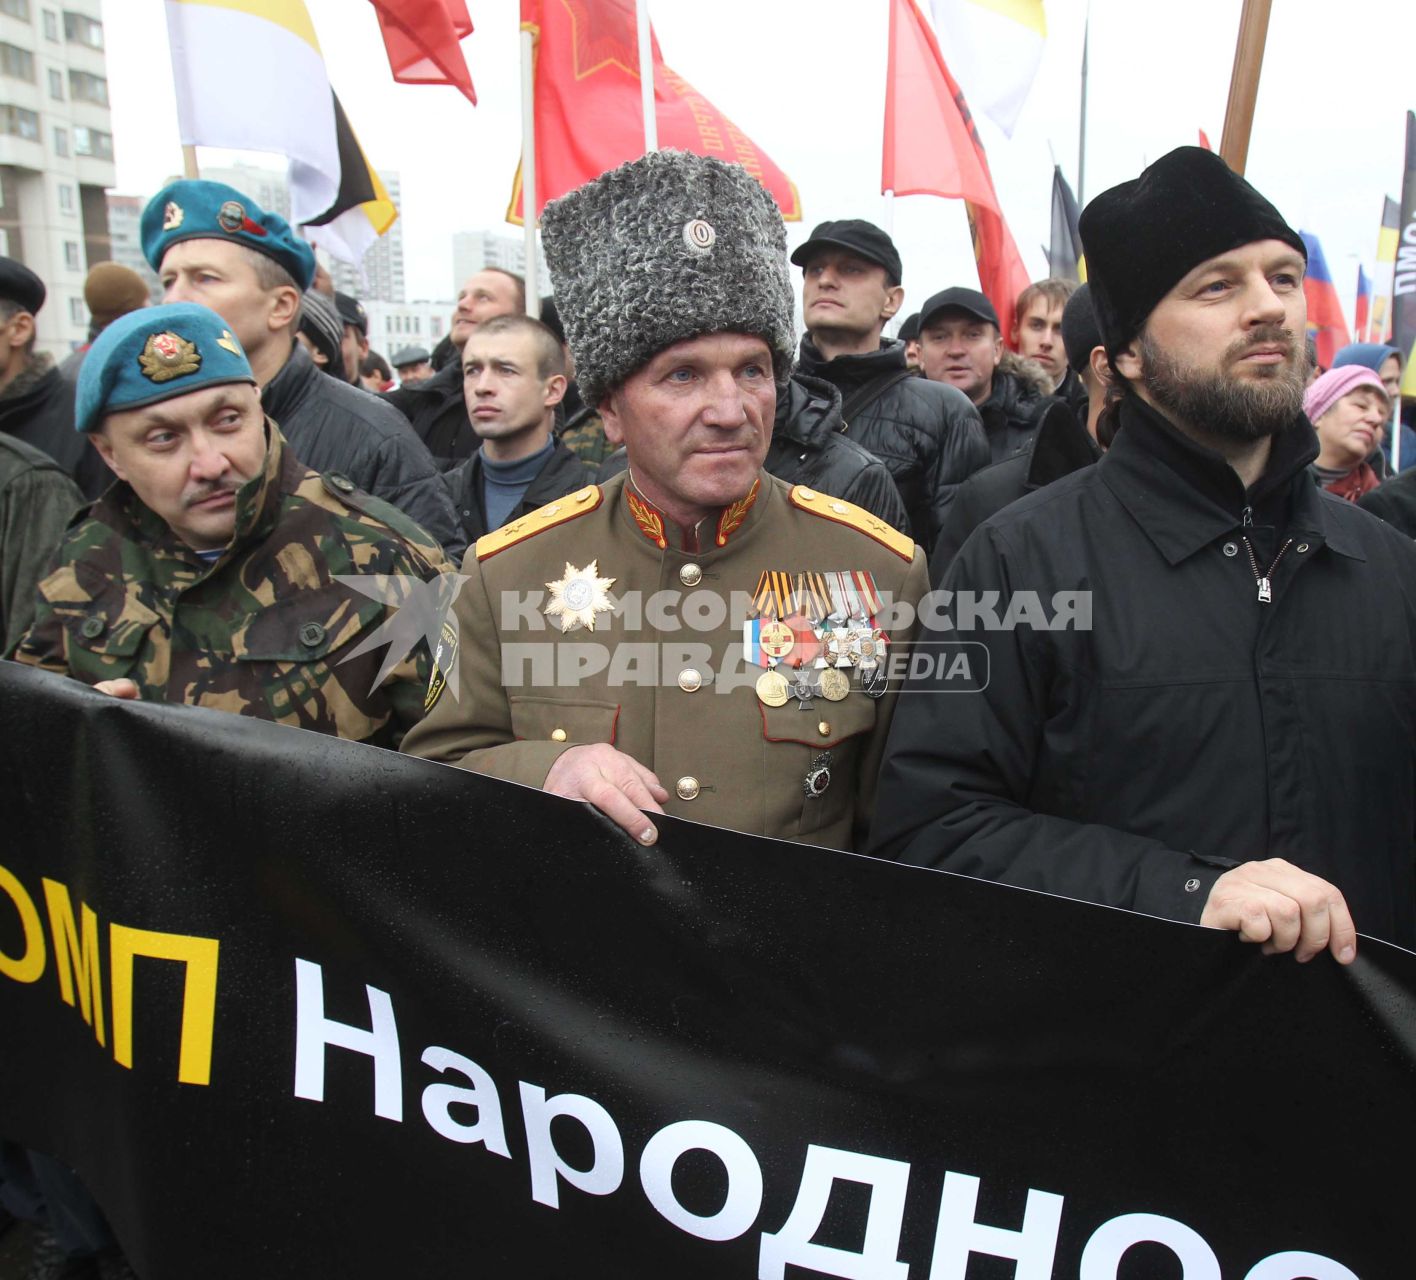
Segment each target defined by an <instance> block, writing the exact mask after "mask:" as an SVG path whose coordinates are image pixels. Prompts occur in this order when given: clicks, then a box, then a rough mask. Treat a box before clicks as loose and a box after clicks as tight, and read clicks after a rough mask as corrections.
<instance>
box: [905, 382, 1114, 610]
mask: <svg viewBox="0 0 1416 1280" xmlns="http://www.w3.org/2000/svg"><path fill="white" fill-rule="evenodd" d="M1100 457H1101V450H1100V448H1098V447H1097V443H1096V441H1095V440H1093V439H1092V438H1091V436H1089V435H1088V434H1087V430H1086V427H1085V426H1084V425H1083V424H1081V423H1079V422H1078V421H1077V419H1076V418H1075V417H1074V416H1073V414H1072V410H1071V409H1070V408H1069V407H1068V406H1067V405H1066V404H1065V403H1060V402H1054V403H1053V404H1051V405H1049V406H1048V409H1047V412H1046V413H1045V414H1043V416H1042V423H1041V425H1040V426H1039V427H1038V429H1037V431H1036V433H1035V434H1034V435H1033V438H1032V441H1031V442H1030V443H1029V444H1028V445H1026V446H1025V447H1024V449H1023V451H1022V452H1021V453H1015V454H1014V455H1013V456H1012V457H1011V458H1004V459H1003V461H1002V462H995V463H993V465H992V466H988V467H984V469H983V470H982V471H975V472H974V473H973V475H971V476H970V477H969V478H968V479H967V480H965V481H964V483H963V484H961V485H960V486H959V487H958V488H957V489H956V490H955V491H954V501H953V502H951V503H950V504H949V510H948V511H946V512H945V513H944V528H943V529H942V530H941V531H940V533H939V539H938V541H937V542H935V544H934V550H933V552H932V553H931V554H930V557H929V581H930V582H931V583H932V584H933V585H934V586H936V587H937V586H938V585H939V583H940V582H941V581H942V580H943V578H944V574H945V572H946V571H947V570H948V568H949V566H950V565H951V564H952V563H953V561H954V557H955V556H956V555H958V554H959V548H960V547H962V546H963V545H964V543H965V542H966V541H967V540H968V536H969V534H971V533H972V532H973V531H974V530H975V529H977V528H978V526H979V525H981V524H982V523H983V522H984V521H985V520H987V519H988V517H989V516H991V515H993V514H994V513H995V512H998V511H1002V510H1003V508H1004V507H1006V506H1007V505H1008V504H1009V503H1010V502H1016V501H1017V500H1018V499H1019V498H1021V497H1022V496H1023V495H1024V494H1025V493H1031V492H1032V491H1033V490H1034V489H1041V488H1042V487H1043V486H1044V485H1049V484H1051V483H1052V482H1053V481H1054V480H1060V479H1061V478H1062V477H1063V476H1067V475H1071V474H1072V472H1074V471H1079V470H1080V469H1081V468H1082V467H1089V466H1091V464H1092V463H1093V462H1095V461H1096V460H1097V459H1098V458H1100Z"/></svg>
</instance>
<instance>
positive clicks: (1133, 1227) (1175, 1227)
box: [1077, 1213, 1220, 1280]
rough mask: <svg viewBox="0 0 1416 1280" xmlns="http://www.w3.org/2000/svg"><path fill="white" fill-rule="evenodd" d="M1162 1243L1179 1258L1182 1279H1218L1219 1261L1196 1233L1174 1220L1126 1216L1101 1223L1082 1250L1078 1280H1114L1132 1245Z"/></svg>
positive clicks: (1146, 1215)
mask: <svg viewBox="0 0 1416 1280" xmlns="http://www.w3.org/2000/svg"><path fill="white" fill-rule="evenodd" d="M1143 1242H1149V1243H1155V1244H1163V1245H1164V1246H1165V1247H1166V1248H1167V1249H1169V1250H1170V1252H1171V1253H1173V1254H1174V1255H1175V1256H1176V1257H1177V1258H1179V1259H1180V1266H1181V1268H1182V1270H1181V1273H1180V1274H1181V1276H1182V1277H1183V1280H1220V1275H1219V1259H1217V1258H1216V1257H1215V1256H1214V1250H1213V1249H1211V1248H1210V1247H1209V1245H1207V1244H1206V1243H1205V1242H1204V1239H1203V1237H1201V1236H1200V1235H1199V1233H1198V1232H1196V1231H1192V1230H1191V1229H1190V1228H1189V1227H1187V1226H1186V1225H1185V1224H1184V1223H1183V1222H1176V1221H1175V1219H1174V1218H1162V1217H1160V1216H1159V1215H1158V1214H1154V1213H1125V1214H1122V1215H1121V1216H1120V1217H1119V1218H1112V1219H1111V1221H1110V1222H1103V1223H1102V1224H1101V1226H1099V1227H1098V1228H1097V1229H1096V1230H1095V1231H1094V1232H1093V1233H1092V1238H1091V1239H1090V1240H1088V1241H1087V1247H1086V1248H1085V1249H1083V1250H1082V1265H1081V1268H1080V1270H1079V1271H1078V1273H1077V1280H1116V1273H1117V1271H1118V1269H1119V1268H1120V1266H1121V1258H1122V1255H1123V1254H1125V1252H1126V1250H1127V1249H1129V1248H1130V1247H1131V1246H1132V1245H1133V1244H1141V1243H1143Z"/></svg>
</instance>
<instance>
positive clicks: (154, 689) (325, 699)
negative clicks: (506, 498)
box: [14, 419, 447, 745]
mask: <svg viewBox="0 0 1416 1280" xmlns="http://www.w3.org/2000/svg"><path fill="white" fill-rule="evenodd" d="M267 433H268V439H269V441H270V445H269V448H268V449H267V451H266V458H265V466H264V469H263V470H262V472H261V474H260V475H259V476H256V477H254V478H252V479H251V480H249V481H247V483H246V484H245V485H243V486H242V488H241V490H240V492H239V493H238V494H237V499H236V529H235V536H234V537H233V539H232V542H231V545H230V546H229V547H227V548H226V550H225V552H223V554H222V556H221V558H220V559H218V560H217V561H216V562H215V563H214V564H208V563H206V562H205V561H203V560H202V559H201V558H200V557H199V556H198V555H197V554H196V552H194V551H193V550H192V549H191V548H190V547H188V546H187V545H186V544H185V543H183V542H182V541H181V540H180V539H179V538H178V537H177V536H176V535H175V534H174V533H173V532H172V531H171V530H170V529H169V528H168V527H167V525H166V523H165V522H163V521H162V520H161V519H160V518H159V517H158V516H157V515H155V514H154V513H153V512H152V511H151V510H150V509H149V508H148V507H146V506H145V505H144V504H143V503H142V502H141V501H139V499H138V498H137V496H136V495H135V494H134V493H133V491H132V489H131V488H129V487H128V485H126V484H117V485H115V486H114V487H113V488H112V489H110V490H109V491H108V493H107V494H105V495H104V497H103V498H102V499H101V500H100V501H99V502H98V503H97V504H95V505H94V507H93V508H91V510H90V511H89V512H88V514H87V515H86V516H85V517H84V518H82V519H81V520H79V521H78V522H76V523H75V524H74V525H73V526H72V527H71V528H70V530H69V531H68V534H67V535H66V537H65V539H64V541H63V543H62V544H61V546H60V548H59V556H58V561H57V565H56V567H55V568H54V569H53V570H52V571H51V572H50V574H49V576H48V577H46V578H45V579H44V581H43V582H42V583H41V584H40V588H39V597H40V598H39V604H38V609H37V612H36V614H35V621H34V624H33V626H32V627H31V628H30V630H29V632H28V634H26V636H25V637H24V639H23V640H22V641H21V642H20V645H19V648H18V649H17V651H16V653H15V655H14V656H15V658H16V659H17V660H18V661H20V662H24V663H28V664H29V665H31V666H37V667H43V668H45V669H46V670H48V671H55V672H58V673H60V674H63V675H70V676H73V677H75V678H76V679H79V680H83V681H85V682H86V683H88V684H97V683H98V682H99V681H100V680H112V679H116V678H119V677H127V678H129V679H131V680H133V681H135V682H136V683H137V685H138V689H139V694H140V696H141V697H142V698H143V699H145V700H151V701H156V702H176V703H186V704H188V705H192V706H202V707H215V708H217V709H219V710H222V711H233V712H236V713H238V714H240V715H249V716H256V717H257V718H259V719H262V720H273V721H275V722H277V723H279V724H288V725H295V726H298V727H299V728H302V729H313V730H315V731H317V732H320V733H331V734H335V735H337V736H338V737H341V738H349V739H352V740H355V741H372V742H376V743H378V744H380V745H395V744H396V743H397V741H398V740H399V739H400V738H401V736H402V734H403V732H405V731H406V730H407V728H408V727H409V726H410V725H411V724H413V723H414V722H415V721H416V720H417V719H418V718H419V716H420V715H421V714H422V704H423V696H424V689H425V686H426V684H427V679H428V671H429V666H430V663H429V656H428V655H427V653H426V645H419V646H418V649H417V651H416V654H415V655H414V656H409V655H397V654H391V655H389V656H390V657H391V658H393V659H395V660H396V661H395V665H393V666H392V668H391V670H389V671H387V672H383V671H382V670H381V665H380V659H381V657H382V649H381V646H379V647H377V648H375V647H372V646H371V648H370V651H368V652H365V653H362V654H360V655H359V656H357V657H356V656H353V651H354V650H355V649H357V648H359V647H360V645H361V642H366V641H368V640H369V639H370V637H371V636H372V634H373V633H374V632H375V631H376V629H377V628H378V627H379V626H380V624H381V623H383V622H384V620H385V619H386V618H387V617H389V616H390V614H391V612H392V611H391V610H390V608H389V607H388V605H386V604H384V603H382V602H381V600H379V599H373V598H370V597H368V596H366V595H364V594H362V593H361V592H359V591H357V590H354V589H352V588H351V587H349V586H347V585H345V584H343V583H341V582H338V581H336V580H335V576H336V575H371V574H384V575H391V576H393V577H403V578H417V579H422V580H427V579H431V578H432V577H433V576H435V575H436V574H437V573H439V572H441V571H443V570H445V569H446V568H447V563H446V560H445V558H444V556H443V554H442V550H441V548H439V546H438V545H437V543H436V542H435V541H434V540H433V539H432V538H430V537H429V536H428V535H427V534H426V533H424V532H423V530H422V529H420V528H419V527H418V525H416V524H414V523H413V521H411V520H410V519H408V517H407V516H405V515H403V514H402V513H401V512H399V511H397V510H396V509H395V508H393V507H391V506H389V505H388V504H387V503H386V502H382V501H380V500H379V499H377V498H372V497H370V496H369V495H368V494H365V493H363V492H361V491H359V490H357V489H355V487H354V485H353V484H352V483H351V482H350V481H348V480H346V479H345V478H344V477H342V476H334V475H327V476H322V475H319V474H318V473H316V472H314V471H310V470H307V469H306V468H305V467H304V466H303V465H302V464H301V463H300V461H299V459H297V458H296V457H295V455H294V454H293V453H291V452H290V450H289V448H288V446H287V445H286V444H285V441H284V439H283V437H282V436H281V435H280V432H279V430H278V429H277V428H276V427H275V424H274V423H272V422H270V420H269V419H267ZM345 659H349V661H345Z"/></svg>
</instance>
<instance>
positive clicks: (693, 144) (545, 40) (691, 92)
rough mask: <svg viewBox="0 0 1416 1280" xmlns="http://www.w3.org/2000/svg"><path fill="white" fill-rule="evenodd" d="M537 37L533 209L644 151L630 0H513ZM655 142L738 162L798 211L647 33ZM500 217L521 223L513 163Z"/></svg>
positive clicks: (761, 155) (780, 183) (779, 175)
mask: <svg viewBox="0 0 1416 1280" xmlns="http://www.w3.org/2000/svg"><path fill="white" fill-rule="evenodd" d="M521 25H522V28H523V30H530V31H531V32H532V33H533V34H534V35H535V38H536V73H535V89H536V115H535V123H536V187H537V191H536V213H537V216H539V215H540V212H541V210H542V209H543V208H545V206H546V203H547V201H550V200H555V199H557V198H558V197H560V196H563V195H565V193H566V192H567V191H573V190H575V188H576V187H579V186H583V185H584V184H585V183H587V182H590V181H591V180H592V179H594V178H598V177H599V176H600V174H602V173H604V172H605V171H606V170H608V169H613V168H615V167H616V166H618V165H621V164H624V163H625V162H626V161H627V160H633V159H635V158H636V157H637V156H640V155H643V154H644V115H643V107H642V104H641V98H640V89H639V39H638V30H637V27H636V21H635V7H634V0H521ZM650 40H651V42H652V48H653V58H654V105H655V116H656V119H657V121H658V129H659V146H661V147H663V148H665V149H670V148H673V149H676V150H679V151H692V152H694V153H695V154H697V155H700V156H712V157H714V158H715V159H718V160H727V161H732V162H735V163H737V164H740V165H742V166H743V167H744V168H745V169H746V170H747V171H748V172H749V173H750V174H752V175H753V176H754V177H755V178H756V179H757V180H758V181H759V182H761V183H762V185H763V186H764V187H766V188H767V190H768V191H769V192H770V193H771V194H772V197H773V199H774V200H776V202H777V206H778V208H780V209H781V211H782V217H784V218H785V219H787V220H788V221H789V222H791V221H797V220H800V218H801V201H800V198H799V197H798V195H797V189H796V187H795V186H793V185H792V182H791V179H789V178H788V177H787V175H786V174H785V173H783V172H782V171H781V170H780V169H779V168H778V167H777V166H776V164H774V163H773V161H772V159H771V157H770V156H768V155H767V154H766V153H765V152H763V151H762V150H761V149H760V148H759V147H758V146H757V144H756V143H755V142H753V141H752V139H751V138H749V137H748V136H747V135H746V134H745V133H743V131H742V130H741V129H739V128H738V127H737V125H735V124H734V123H733V122H732V121H731V120H729V119H728V118H727V116H725V115H723V113H722V112H721V111H719V110H718V108H717V107H715V106H714V105H713V104H712V103H711V102H709V101H708V99H707V98H705V97H704V96H703V95H702V94H701V93H699V92H698V91H697V90H696V89H695V88H694V87H693V86H692V85H691V84H689V83H688V81H686V80H685V79H684V78H683V77H682V76H680V75H678V74H677V73H676V72H675V71H673V70H672V69H671V68H670V67H666V66H665V65H664V61H663V57H662V55H661V54H660V52H659V41H658V39H657V37H655V36H653V34H652V33H651V35H650ZM506 216H507V221H508V222H515V223H520V222H521V170H520V168H519V167H518V168H517V171H516V181H515V185H514V186H513V189H512V195H511V204H510V206H509V208H508V209H507V215H506Z"/></svg>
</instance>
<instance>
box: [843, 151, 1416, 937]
mask: <svg viewBox="0 0 1416 1280" xmlns="http://www.w3.org/2000/svg"><path fill="white" fill-rule="evenodd" d="M1082 236H1083V239H1084V240H1085V242H1086V246H1087V262H1088V268H1089V275H1090V280H1091V285H1092V301H1093V304H1094V306H1095V308H1096V315H1097V320H1098V324H1099V327H1100V330H1101V333H1102V336H1103V339H1104V343H1105V346H1106V350H1107V354H1108V356H1109V357H1110V360H1111V365H1112V368H1113V371H1114V372H1115V374H1116V378H1117V383H1118V386H1119V387H1120V388H1121V390H1122V394H1123V399H1122V401H1121V403H1120V406H1119V412H1120V423H1121V426H1120V430H1119V431H1118V432H1117V434H1116V437H1115V439H1114V441H1113V442H1112V444H1111V447H1110V449H1109V450H1108V452H1107V454H1106V456H1105V457H1104V458H1102V459H1101V461H1100V462H1098V463H1097V464H1096V465H1095V466H1093V467H1088V468H1086V469H1084V470H1082V471H1079V472H1076V473H1075V474H1073V475H1070V476H1067V477H1065V478H1063V479H1061V480H1057V481H1055V482H1054V483H1053V484H1051V485H1049V486H1048V487H1047V488H1045V489H1042V490H1040V491H1038V492H1037V493H1033V494H1029V495H1028V496H1027V497H1025V498H1022V499H1021V500H1019V501H1018V502H1015V503H1013V504H1012V505H1011V506H1010V507H1008V508H1006V509H1005V510H1003V511H1001V512H999V513H998V514H997V515H996V516H994V517H992V519H990V520H988V521H986V522H985V523H984V524H983V525H982V526H981V527H980V528H979V529H978V531H977V532H976V533H975V534H974V536H973V537H972V538H970V539H969V541H968V543H967V545H966V546H965V547H964V549H963V551H962V552H961V553H960V554H959V556H958V558H957V559H956V560H955V562H954V564H953V567H952V568H951V569H950V571H949V573H948V575H947V577H946V578H945V581H944V588H945V590H947V591H951V592H953V593H954V597H953V600H952V602H951V603H952V604H953V606H954V618H953V619H952V620H953V621H955V622H956V623H959V624H962V629H957V628H956V629H950V630H948V631H947V632H945V633H943V636H942V638H944V639H948V640H961V639H962V640H969V641H975V642H977V643H978V644H979V645H981V646H982V647H983V648H984V649H986V651H987V660H988V663H987V673H986V675H987V682H986V687H984V688H981V689H979V690H978V691H977V692H973V693H967V694H964V695H963V696H958V697H954V698H937V697H935V698H930V697H923V696H916V697H909V696H905V697H902V698H901V700H900V709H899V712H898V713H897V715H896V718H895V723H894V731H893V733H892V736H891V741H890V744H889V747H888V749H887V753H886V760H885V763H884V766H883V769H882V775H881V783H880V792H879V796H878V801H877V806H876V822H875V827H874V830H873V831H872V833H871V840H870V842H869V845H868V846H867V850H866V851H867V852H874V853H880V854H885V855H888V856H892V857H896V858H899V859H901V860H903V861H907V862H913V863H918V864H923V865H927V866H934V867H939V868H942V869H945V870H949V871H956V872H962V873H965V874H968V875H976V876H983V877H985V878H988V879H993V880H998V881H1001V882H1003V883H1007V884H1013V885H1019V886H1023V887H1026V888H1031V889H1041V890H1044V891H1047V892H1050V893H1057V894H1063V895H1067V896H1070V897H1075V898H1084V899H1089V900H1091V901H1095V902H1100V903H1104V904H1107V905H1109V906H1114V907H1124V908H1127V909H1130V910H1134V911H1142V912H1146V913H1149V914H1152V915H1158V916H1165V917H1169V918H1172V919H1176V920H1183V921H1189V922H1192V923H1197V924H1202V925H1208V926H1210V927H1213V928H1218V929H1227V930H1232V931H1235V932H1237V933H1238V934H1239V935H1240V937H1241V938H1243V939H1244V940H1246V941H1249V942H1255V943H1259V944H1261V945H1262V946H1263V948H1264V950H1265V951H1266V952H1292V953H1294V955H1295V956H1296V958H1297V959H1298V960H1299V961H1305V960H1310V959H1312V958H1313V957H1315V956H1317V955H1319V954H1320V953H1322V952H1323V951H1328V952H1330V953H1331V955H1332V956H1333V957H1334V958H1335V959H1336V960H1337V961H1338V962H1339V963H1342V964H1346V963H1350V962H1351V960H1352V959H1353V957H1354V956H1355V954H1356V946H1357V942H1356V932H1355V929H1354V920H1355V922H1356V925H1357V926H1358V927H1360V928H1361V929H1362V930H1363V931H1364V932H1366V933H1371V934H1374V935H1376V936H1377V937H1380V938H1384V939H1387V940H1390V941H1392V942H1395V943H1398V944H1399V945H1402V946H1405V947H1411V946H1412V945H1413V944H1416V860H1413V857H1412V832H1413V829H1416V795H1413V791H1412V788H1411V787H1410V786H1406V785H1401V786H1393V779H1409V778H1410V777H1411V776H1412V773H1413V769H1416V759H1413V752H1414V750H1416V743H1414V742H1413V725H1414V724H1416V677H1413V674H1412V664H1411V655H1412V652H1413V650H1416V548H1413V547H1412V545H1411V543H1410V541H1409V540H1407V539H1405V538H1402V537H1400V536H1399V535H1398V534H1396V533H1395V532H1394V531H1393V530H1391V529H1388V528H1387V527H1386V526H1384V525H1383V524H1381V523H1380V522H1379V521H1375V520H1372V519H1371V518H1370V517H1368V516H1367V514H1366V513H1365V512H1362V511H1358V510H1355V509H1354V508H1353V507H1352V505H1351V504H1350V503H1344V502H1341V501H1339V500H1337V499H1335V498H1332V497H1331V496H1330V495H1327V494H1324V493H1322V492H1321V491H1320V490H1319V489H1318V488H1317V486H1315V485H1314V484H1313V481H1312V478H1311V476H1310V475H1309V474H1308V464H1309V463H1310V462H1311V461H1312V460H1313V458H1314V457H1315V456H1316V454H1317V442H1316V438H1315V436H1314V433H1313V428H1312V426H1311V425H1310V424H1309V423H1308V420H1307V419H1306V418H1305V417H1304V416H1303V413H1302V403H1303V389H1304V382H1305V375H1306V373H1307V362H1306V358H1305V356H1304V351H1303V332H1304V326H1305V322H1306V315H1307V308H1306V306H1305V303H1304V299H1303V275H1304V270H1305V264H1306V256H1305V250H1304V247H1303V241H1302V239H1301V237H1300V236H1299V235H1298V233H1297V232H1295V231H1294V230H1292V228H1290V227H1289V226H1288V224H1287V223H1286V222H1284V220H1283V218H1282V217H1281V216H1280V215H1279V213H1278V211H1277V210H1276V209H1275V208H1274V207H1273V206H1272V205H1271V204H1269V202H1268V201H1267V200H1265V199H1264V198H1263V197H1262V196H1261V195H1260V194H1259V193H1258V192H1257V191H1255V190H1254V189H1253V188H1252V187H1251V186H1249V184H1248V183H1246V182H1245V181H1244V180H1243V179H1242V178H1241V177H1239V176H1238V175H1236V174H1234V173H1233V172H1232V171H1231V170H1230V169H1229V168H1228V166H1227V165H1225V164H1224V162H1223V161H1222V160H1221V159H1220V158H1219V157H1218V156H1216V155H1212V154H1211V153H1209V152H1207V151H1203V150H1201V149H1199V148H1195V147H1185V148H1181V149H1180V150H1178V151H1174V152H1171V153H1170V154H1169V155H1167V156H1165V157H1163V158H1162V159H1160V160H1158V161H1156V163H1155V164H1154V165H1152V166H1151V167H1150V168H1149V169H1147V170H1146V171H1145V173H1143V174H1142V175H1141V177H1140V179H1139V180H1136V181H1132V182H1127V183H1123V184H1122V185H1121V186H1120V187H1116V188H1113V189H1112V190H1111V191H1108V192H1105V193H1103V194H1102V195H1100V196H1098V197H1097V198H1096V199H1095V200H1094V201H1093V202H1092V203H1091V204H1090V205H1089V206H1088V208H1087V210H1086V211H1085V212H1084V213H1083V215H1082ZM993 593H997V594H996V595H995V594H993ZM975 606H977V607H975ZM965 609H967V612H968V617H969V618H972V619H975V620H974V621H968V620H966V617H965V612H964V610H965ZM990 615H991V616H990ZM995 617H996V619H997V620H996V621H995V620H994V618H995ZM948 620H949V619H946V621H948ZM925 634H926V637H928V636H931V635H932V634H933V631H932V629H928V628H927V629H926V633H925ZM926 648H928V646H926ZM973 674H974V679H975V687H977V685H979V684H982V682H983V675H984V672H983V671H982V669H981V665H980V668H979V669H978V670H976V671H975V672H974V673H973ZM941 687H949V685H948V681H947V679H943V678H928V677H927V678H925V679H924V680H922V681H921V682H920V684H919V685H918V686H917V688H918V689H919V690H920V691H923V690H925V689H930V688H941ZM953 687H959V686H958V682H957V681H955V682H954V686H953ZM1317 761H1320V766H1319V764H1318V763H1316V762H1317ZM1098 922H1099V923H1100V922H1101V918H1100V917H1098Z"/></svg>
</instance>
